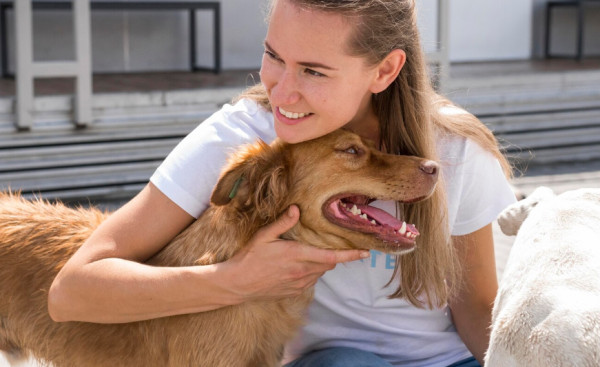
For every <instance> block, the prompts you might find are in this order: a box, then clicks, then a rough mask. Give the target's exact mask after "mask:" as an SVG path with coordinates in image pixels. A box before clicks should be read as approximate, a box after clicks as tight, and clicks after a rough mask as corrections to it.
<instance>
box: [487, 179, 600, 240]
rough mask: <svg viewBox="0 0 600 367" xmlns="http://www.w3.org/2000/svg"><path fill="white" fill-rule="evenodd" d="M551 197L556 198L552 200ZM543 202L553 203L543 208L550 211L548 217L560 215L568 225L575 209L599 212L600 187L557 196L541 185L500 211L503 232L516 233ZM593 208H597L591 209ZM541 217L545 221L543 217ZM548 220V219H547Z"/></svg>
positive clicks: (589, 212) (510, 234)
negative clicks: (525, 196)
mask: <svg viewBox="0 0 600 367" xmlns="http://www.w3.org/2000/svg"><path fill="white" fill-rule="evenodd" d="M551 199H555V200H552V202H551ZM542 203H548V205H550V204H552V205H551V206H546V207H544V208H543V211H548V213H546V214H547V218H550V216H554V217H558V218H561V219H560V221H561V222H563V225H568V224H569V222H570V221H572V220H573V218H572V217H573V215H574V213H573V212H574V211H578V210H579V211H582V210H583V209H584V208H587V209H586V211H587V214H586V215H588V216H591V215H593V214H594V213H598V212H599V210H598V208H600V189H578V190H572V191H567V192H565V193H563V194H561V195H559V196H556V195H555V194H554V192H553V191H552V190H551V189H549V188H547V187H544V186H540V187H538V188H537V189H535V190H534V191H533V193H532V194H531V195H530V196H528V197H527V198H525V199H523V200H520V201H518V202H516V203H514V204H512V205H510V206H508V207H507V208H506V209H504V210H503V211H502V212H501V213H500V215H499V216H498V224H499V225H500V229H501V230H502V232H503V233H504V234H506V235H508V236H514V235H516V234H517V232H518V231H519V229H520V228H521V225H522V224H523V222H524V221H525V220H526V219H527V218H528V217H529V216H531V213H532V212H533V210H534V209H535V208H537V207H538V206H539V205H540V204H542ZM545 205H546V204H545ZM590 206H591V207H590ZM591 208H596V210H591ZM595 215H597V214H595ZM539 219H540V220H542V221H544V219H543V218H539ZM548 220H549V219H546V221H548Z"/></svg>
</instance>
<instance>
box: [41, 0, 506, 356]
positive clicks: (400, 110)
mask: <svg viewBox="0 0 600 367" xmlns="http://www.w3.org/2000/svg"><path fill="white" fill-rule="evenodd" d="M426 69H427V66H426V64H425V62H424V58H423V53H422V51H421V45H420V42H419V37H418V33H417V28H416V20H415V10H414V2H413V1H412V0H344V1H340V0H273V1H272V4H271V9H270V13H269V29H268V32H267V36H266V39H265V53H264V56H263V61H262V67H261V84H260V85H258V86H256V87H254V88H251V89H250V90H249V91H247V92H246V93H244V94H243V95H242V96H240V98H239V100H238V102H237V103H235V104H234V105H233V106H230V105H227V106H225V107H224V108H223V109H222V110H221V111H218V112H217V113H215V114H214V115H213V116H212V117H211V118H209V119H208V120H207V121H205V122H203V123H202V124H200V125H199V127H198V128H197V129H195V130H194V131H193V132H192V133H191V134H190V135H189V136H188V137H186V139H184V140H183V141H182V142H181V143H180V144H179V145H178V147H177V148H175V150H174V151H173V152H172V153H171V154H170V155H169V157H168V158H167V159H166V160H165V162H164V163H163V164H162V165H161V166H160V167H159V168H158V170H157V171H156V173H155V174H154V175H153V176H152V178H151V181H150V183H149V184H148V186H147V187H146V188H144V189H143V190H142V191H141V192H140V194H139V195H137V196H136V197H135V198H134V199H132V200H131V201H130V202H129V203H128V204H126V205H125V206H124V207H123V208H121V209H119V210H118V211H117V212H116V213H115V214H113V215H112V216H111V217H110V218H109V219H108V220H107V221H106V222H105V223H103V224H102V225H101V226H100V227H99V228H98V230H97V231H96V232H95V233H94V234H93V235H92V236H91V237H90V239H89V240H88V241H87V242H86V243H85V244H84V246H83V247H82V248H81V249H80V250H79V251H78V252H77V253H76V254H75V255H74V256H73V258H72V259H70V260H69V262H68V263H67V264H66V265H65V267H64V268H63V269H62V270H61V272H60V273H59V275H58V276H57V278H56V280H55V281H54V283H53V285H52V288H51V291H50V295H49V310H50V313H51V315H52V317H53V318H54V319H55V320H57V321H68V320H82V321H90V322H130V321H136V320H141V319H148V318H154V317H162V316H168V315H176V314H182V313H189V312H202V311H207V310H212V309H216V308H219V307H224V306H227V305H232V304H237V303H241V302H245V301H248V300H252V299H257V298H265V297H273V296H289V295H294V294H298V293H299V292H301V290H302V289H305V287H309V286H312V285H314V284H315V283H317V285H316V294H315V301H314V302H313V304H312V305H311V307H310V309H309V313H308V315H307V324H306V326H305V327H304V328H303V329H302V330H301V332H300V333H299V336H298V338H297V339H296V340H294V341H293V342H292V343H290V344H289V345H288V346H287V348H286V361H287V362H290V366H295V367H296V366H319V365H322V366H329V367H331V366H344V367H350V366H365V365H366V366H389V365H402V366H404V365H406V366H426V365H427V366H448V365H461V366H471V365H478V364H477V362H476V361H475V359H476V360H478V361H479V362H481V361H482V360H483V354H484V352H485V349H486V347H487V341H488V332H487V328H488V326H489V323H490V318H491V305H492V303H493V300H494V297H495V294H496V290H497V280H496V268H495V263H494V251H493V238H492V231H491V224H490V223H491V222H492V220H493V219H494V218H495V217H496V215H497V214H498V213H499V212H500V210H501V209H503V208H504V207H505V206H506V205H508V204H509V203H511V202H512V201H514V195H513V194H512V192H511V191H510V187H509V186H508V183H507V180H506V177H505V175H504V173H503V170H504V172H506V173H507V174H508V173H509V168H508V165H507V163H506V161H505V159H504V158H503V157H502V155H501V154H500V152H499V151H498V148H497V143H496V141H495V139H494V137H493V135H492V134H491V133H490V132H489V130H487V129H486V128H485V127H484V126H483V125H482V124H481V123H480V122H479V121H477V119H475V118H474V117H473V116H472V115H470V114H467V113H466V112H464V111H462V110H460V109H458V108H456V107H453V106H452V105H451V104H450V103H449V102H447V101H445V100H444V99H443V98H441V97H439V96H438V95H437V94H436V93H435V92H434V91H433V89H432V88H431V85H430V83H429V79H428V76H427V72H426ZM341 127H345V128H348V129H350V130H353V131H354V132H356V133H358V134H360V135H361V136H363V137H365V138H369V139H372V140H373V141H375V142H377V143H378V144H379V148H380V149H381V150H383V151H386V152H391V153H395V154H409V155H417V156H421V157H426V158H430V159H435V160H438V161H439V162H440V163H441V164H442V167H443V168H442V176H443V179H445V181H442V183H441V184H439V185H438V187H437V189H436V192H435V194H434V195H433V197H432V198H431V199H429V200H427V201H425V202H422V203H419V204H411V205H404V206H401V205H399V204H397V203H393V202H392V203H389V202H382V203H380V205H381V207H383V208H385V209H386V210H388V211H391V212H392V213H396V212H397V213H398V214H399V215H402V216H403V217H404V218H406V219H407V220H408V221H410V222H413V223H415V224H416V225H417V227H418V228H419V229H420V232H421V236H420V237H419V242H418V249H417V250H416V251H414V252H413V253H410V254H408V255H404V256H402V257H401V258H399V259H394V258H391V257H389V256H387V255H385V254H381V253H376V252H373V253H371V257H370V258H369V259H366V258H365V256H368V254H365V253H364V252H361V251H354V250H349V251H328V250H320V249H315V248H311V247H308V246H306V245H303V244H300V243H296V242H292V241H282V240H279V239H278V236H279V235H280V234H281V233H283V232H285V231H286V230H287V229H289V228H291V227H292V226H293V225H294V223H296V221H297V220H298V216H299V213H298V209H297V207H295V206H292V207H291V208H290V210H289V211H288V213H287V215H283V216H282V217H281V218H280V219H279V220H278V221H277V222H275V223H273V224H272V225H270V226H267V227H265V228H263V229H262V230H260V231H259V232H257V233H256V235H255V236H254V237H253V239H252V240H251V241H250V242H249V244H248V246H247V247H246V248H245V249H244V250H242V251H241V252H240V253H238V254H236V255H235V256H234V257H233V258H231V259H230V260H228V261H226V262H224V263H220V264H214V265H210V266H197V267H187V268H153V267H149V266H146V265H143V264H141V263H140V262H143V261H144V260H145V259H147V258H149V257H150V256H152V254H154V253H156V252H157V251H159V250H160V249H161V248H162V247H163V246H165V245H166V244H167V243H168V242H169V241H170V240H171V239H172V238H174V237H175V236H176V235H177V234H178V233H179V232H181V231H182V230H183V229H184V228H185V227H186V226H187V225H189V224H190V223H191V222H192V221H193V219H194V218H195V217H197V216H199V215H200V214H201V213H202V211H203V210H204V209H205V208H206V207H207V205H208V198H209V196H210V192H211V190H212V187H213V186H214V184H215V182H216V180H217V177H218V174H219V171H220V169H221V167H222V166H223V164H224V162H225V159H226V156H227V154H228V152H229V151H230V150H231V149H232V148H234V147H236V146H238V145H239V144H242V143H246V142H252V141H254V140H255V139H256V138H262V139H263V140H265V141H271V140H273V139H274V138H275V137H276V136H277V137H279V138H280V139H282V140H284V141H287V142H290V143H296V142H300V141H305V140H308V139H312V138H315V137H318V136H322V135H325V134H327V133H329V132H331V131H333V130H335V129H338V128H341ZM357 260H360V261H357ZM340 262H346V264H344V266H337V267H336V266H335V265H336V264H337V263H340ZM328 270H330V271H328ZM326 271H327V273H325V272H326ZM324 273H325V274H324ZM323 274H324V275H323ZM386 285H387V286H386ZM473 356H474V358H473ZM291 361H293V362H291ZM457 363H458V364H457Z"/></svg>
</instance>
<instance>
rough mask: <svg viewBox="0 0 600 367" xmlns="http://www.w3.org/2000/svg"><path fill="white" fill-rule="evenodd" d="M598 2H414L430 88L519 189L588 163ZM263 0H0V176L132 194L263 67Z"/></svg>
mask: <svg viewBox="0 0 600 367" xmlns="http://www.w3.org/2000/svg"><path fill="white" fill-rule="evenodd" d="M598 5H600V1H599V0H587V1H572V0H503V1H497V0H479V1H468V0H452V1H448V0H418V1H417V7H418V10H419V13H418V14H419V27H420V30H421V34H422V39H423V45H424V49H425V51H426V53H427V55H428V58H429V61H430V63H431V70H432V75H433V78H434V81H435V83H436V85H437V87H438V89H439V90H440V91H441V92H442V93H444V94H446V95H447V96H448V97H449V98H451V99H452V100H453V101H455V102H456V103H458V104H459V105H461V106H463V107H465V108H467V109H468V110H469V111H471V112H473V113H475V114H476V115H477V116H478V117H479V118H481V120H482V121H483V122H484V123H486V124H487V125H488V126H489V127H490V128H491V129H492V130H493V131H494V133H495V134H496V135H497V136H498V138H499V139H500V140H501V141H502V144H503V145H504V146H505V148H506V151H507V154H508V155H509V156H510V157H511V159H512V160H513V162H514V163H515V170H516V175H517V179H516V181H515V183H516V185H517V186H519V185H520V186H522V187H523V190H525V191H528V190H529V189H530V187H533V186H535V185H537V183H538V182H537V181H535V179H534V178H535V177H538V176H540V175H547V174H553V173H559V172H567V173H573V174H575V173H579V172H581V171H582V170H584V171H590V170H591V169H596V168H597V162H598V159H599V158H600V98H599V97H600V37H598V35H599V34H600V6H598ZM265 8H266V0H261V1H246V0H227V1H128V0H122V1H105V0H77V2H76V3H75V6H73V4H72V2H71V1H49V0H34V1H30V0H18V1H8V0H0V41H1V42H0V46H1V47H0V49H1V55H0V69H1V71H2V74H1V78H0V188H1V189H7V188H9V187H10V188H12V189H13V190H21V191H22V192H23V194H25V195H28V196H32V195H34V194H37V193H41V194H42V195H43V196H44V197H46V198H49V199H53V198H59V199H62V200H65V201H84V202H89V201H91V202H94V203H96V202H100V203H104V202H110V201H115V202H116V203H120V202H123V201H124V200H127V199H128V198H130V197H131V196H132V195H134V194H135V193H136V192H137V191H138V190H139V189H140V188H141V187H142V186H143V185H144V184H145V183H146V182H147V180H148V178H149V176H150V175H151V173H152V172H153V170H154V169H155V168H156V166H157V165H158V164H159V163H160V161H161V160H162V159H163V158H164V157H165V156H166V155H167V154H168V152H169V151H170V150H171V149H172V148H173V147H174V145H175V144H176V143H177V142H178V141H179V140H180V139H181V138H182V137H183V136H185V135H186V134H187V133H188V132H189V131H190V130H191V129H193V128H194V126H196V125H197V124H198V123H200V122H201V121H202V120H203V119H204V118H206V117H207V116H209V115H210V114H211V113H212V112H214V111H215V110H217V109H218V108H219V107H220V106H221V105H222V104H224V103H227V102H228V101H229V100H230V99H231V97H232V96H235V95H236V94H237V93H239V92H240V91H241V90H243V89H244V88H245V87H247V86H249V85H251V84H253V83H255V82H256V81H258V69H259V67H260V61H261V55H262V50H263V47H262V42H263V39H264V35H265V32H266V23H265V21H264V18H265ZM559 166H560V167H559ZM529 177H531V179H532V180H533V181H532V182H533V183H531V184H529V183H528V182H530V181H527V179H529ZM586 177H587V176H586ZM545 179H546V178H543V180H545ZM519 180H520V181H519ZM578 180H579V181H580V182H581V180H582V179H581V178H579V179H578ZM585 180H588V181H591V182H593V183H594V184H598V182H600V177H597V176H594V177H592V178H591V179H587V178H586V179H585Z"/></svg>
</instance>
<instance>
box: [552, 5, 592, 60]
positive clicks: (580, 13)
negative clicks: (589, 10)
mask: <svg viewBox="0 0 600 367" xmlns="http://www.w3.org/2000/svg"><path fill="white" fill-rule="evenodd" d="M586 5H600V1H598V0H566V1H565V0H563V1H555V0H551V1H548V3H546V27H545V44H544V57H545V58H547V59H549V58H559V57H564V58H575V60H577V61H581V59H583V31H584V26H585V23H584V21H585V18H584V7H585V6H586ZM556 7H559V8H566V7H575V8H576V10H577V38H576V44H575V55H552V54H551V53H550V41H551V39H550V25H551V22H552V10H553V9H554V8H556Z"/></svg>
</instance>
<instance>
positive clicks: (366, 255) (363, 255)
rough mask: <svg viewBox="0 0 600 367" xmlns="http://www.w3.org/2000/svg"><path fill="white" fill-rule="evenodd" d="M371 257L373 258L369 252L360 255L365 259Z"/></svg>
mask: <svg viewBox="0 0 600 367" xmlns="http://www.w3.org/2000/svg"><path fill="white" fill-rule="evenodd" d="M369 256H371V253H370V252H369V251H363V252H361V253H360V257H362V258H363V259H366V258H367V257H369Z"/></svg>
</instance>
